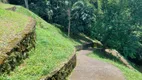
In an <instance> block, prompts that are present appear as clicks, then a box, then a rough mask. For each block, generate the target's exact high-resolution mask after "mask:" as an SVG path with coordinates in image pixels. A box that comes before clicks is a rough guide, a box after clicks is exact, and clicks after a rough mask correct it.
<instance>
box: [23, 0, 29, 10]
mask: <svg viewBox="0 0 142 80" xmlns="http://www.w3.org/2000/svg"><path fill="white" fill-rule="evenodd" d="M24 1H25V6H26V8H27V9H29V4H28V0H24Z"/></svg>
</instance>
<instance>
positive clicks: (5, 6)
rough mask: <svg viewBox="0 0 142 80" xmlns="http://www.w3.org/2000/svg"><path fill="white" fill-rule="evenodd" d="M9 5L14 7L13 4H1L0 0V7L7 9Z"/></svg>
mask: <svg viewBox="0 0 142 80" xmlns="http://www.w3.org/2000/svg"><path fill="white" fill-rule="evenodd" d="M11 7H14V5H9V4H3V3H1V2H0V8H3V9H7V8H11Z"/></svg>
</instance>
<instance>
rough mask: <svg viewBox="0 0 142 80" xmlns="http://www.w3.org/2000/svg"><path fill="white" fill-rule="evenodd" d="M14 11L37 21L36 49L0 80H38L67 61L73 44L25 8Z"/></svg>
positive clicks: (53, 27) (0, 77)
mask: <svg viewBox="0 0 142 80" xmlns="http://www.w3.org/2000/svg"><path fill="white" fill-rule="evenodd" d="M16 11H17V12H19V13H22V14H23V15H27V16H31V17H33V18H35V20H36V21H37V25H36V35H37V40H36V48H35V49H32V50H31V51H30V52H29V58H27V59H26V60H24V62H23V64H21V65H20V66H18V67H16V69H15V70H14V71H12V72H11V73H10V74H9V75H7V74H5V75H1V76H0V80H39V79H40V78H41V77H42V76H45V75H48V74H49V73H50V72H52V71H53V70H54V69H56V68H57V67H58V66H59V65H61V64H62V63H63V62H65V61H67V60H68V58H69V57H70V56H71V55H72V53H73V51H74V46H73V44H74V42H73V40H71V39H69V38H68V37H67V36H66V35H64V33H62V32H61V31H60V30H59V29H58V28H56V27H55V26H53V25H51V24H49V23H47V22H45V21H44V20H42V19H41V18H40V17H38V16H37V15H35V14H34V13H32V12H30V11H28V10H26V9H25V8H23V7H20V6H18V7H17V10H16ZM0 14H1V13H0ZM7 14H8V13H7Z"/></svg>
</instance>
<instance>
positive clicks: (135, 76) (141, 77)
mask: <svg viewBox="0 0 142 80" xmlns="http://www.w3.org/2000/svg"><path fill="white" fill-rule="evenodd" d="M88 56H90V57H92V58H95V59H98V60H101V61H104V62H107V63H110V64H113V65H114V66H116V67H118V68H119V69H120V70H121V72H122V73H123V74H124V76H125V78H126V80H142V73H140V72H138V71H137V70H131V69H129V68H127V67H125V66H124V65H123V64H121V63H120V62H118V60H116V59H109V58H107V57H105V56H104V55H102V53H101V52H99V51H94V53H91V54H89V55H88Z"/></svg>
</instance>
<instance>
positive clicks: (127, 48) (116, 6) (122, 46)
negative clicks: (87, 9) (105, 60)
mask: <svg viewBox="0 0 142 80" xmlns="http://www.w3.org/2000/svg"><path fill="white" fill-rule="evenodd" d="M129 1H130V0H123V1H122V0H117V1H116V0H103V1H101V9H99V10H101V12H102V13H98V14H97V18H96V19H97V22H96V24H95V25H94V27H93V28H92V29H91V31H92V36H93V37H95V38H97V39H98V40H100V41H101V42H102V43H103V44H104V46H105V47H109V48H114V49H117V50H118V51H119V52H120V53H122V55H124V56H125V58H128V57H130V58H136V57H137V56H138V55H139V54H140V53H138V52H137V49H139V48H140V47H139V40H140V38H139V37H138V35H139V34H138V33H139V29H140V28H141V25H140V23H139V22H141V21H140V20H141V19H139V18H138V17H137V16H138V14H137V15H136V13H138V12H139V11H138V12H132V11H131V10H132V9H131V7H129V6H130V4H129V3H128V2H129ZM132 1H133V0H132ZM133 4H136V3H135V2H133ZM131 6H132V5H131ZM132 8H134V7H132ZM134 10H136V9H134ZM139 13H141V12H139ZM139 15H140V14H139ZM136 17H137V18H136ZM135 18H136V19H135ZM138 21H139V22H138Z"/></svg>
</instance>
